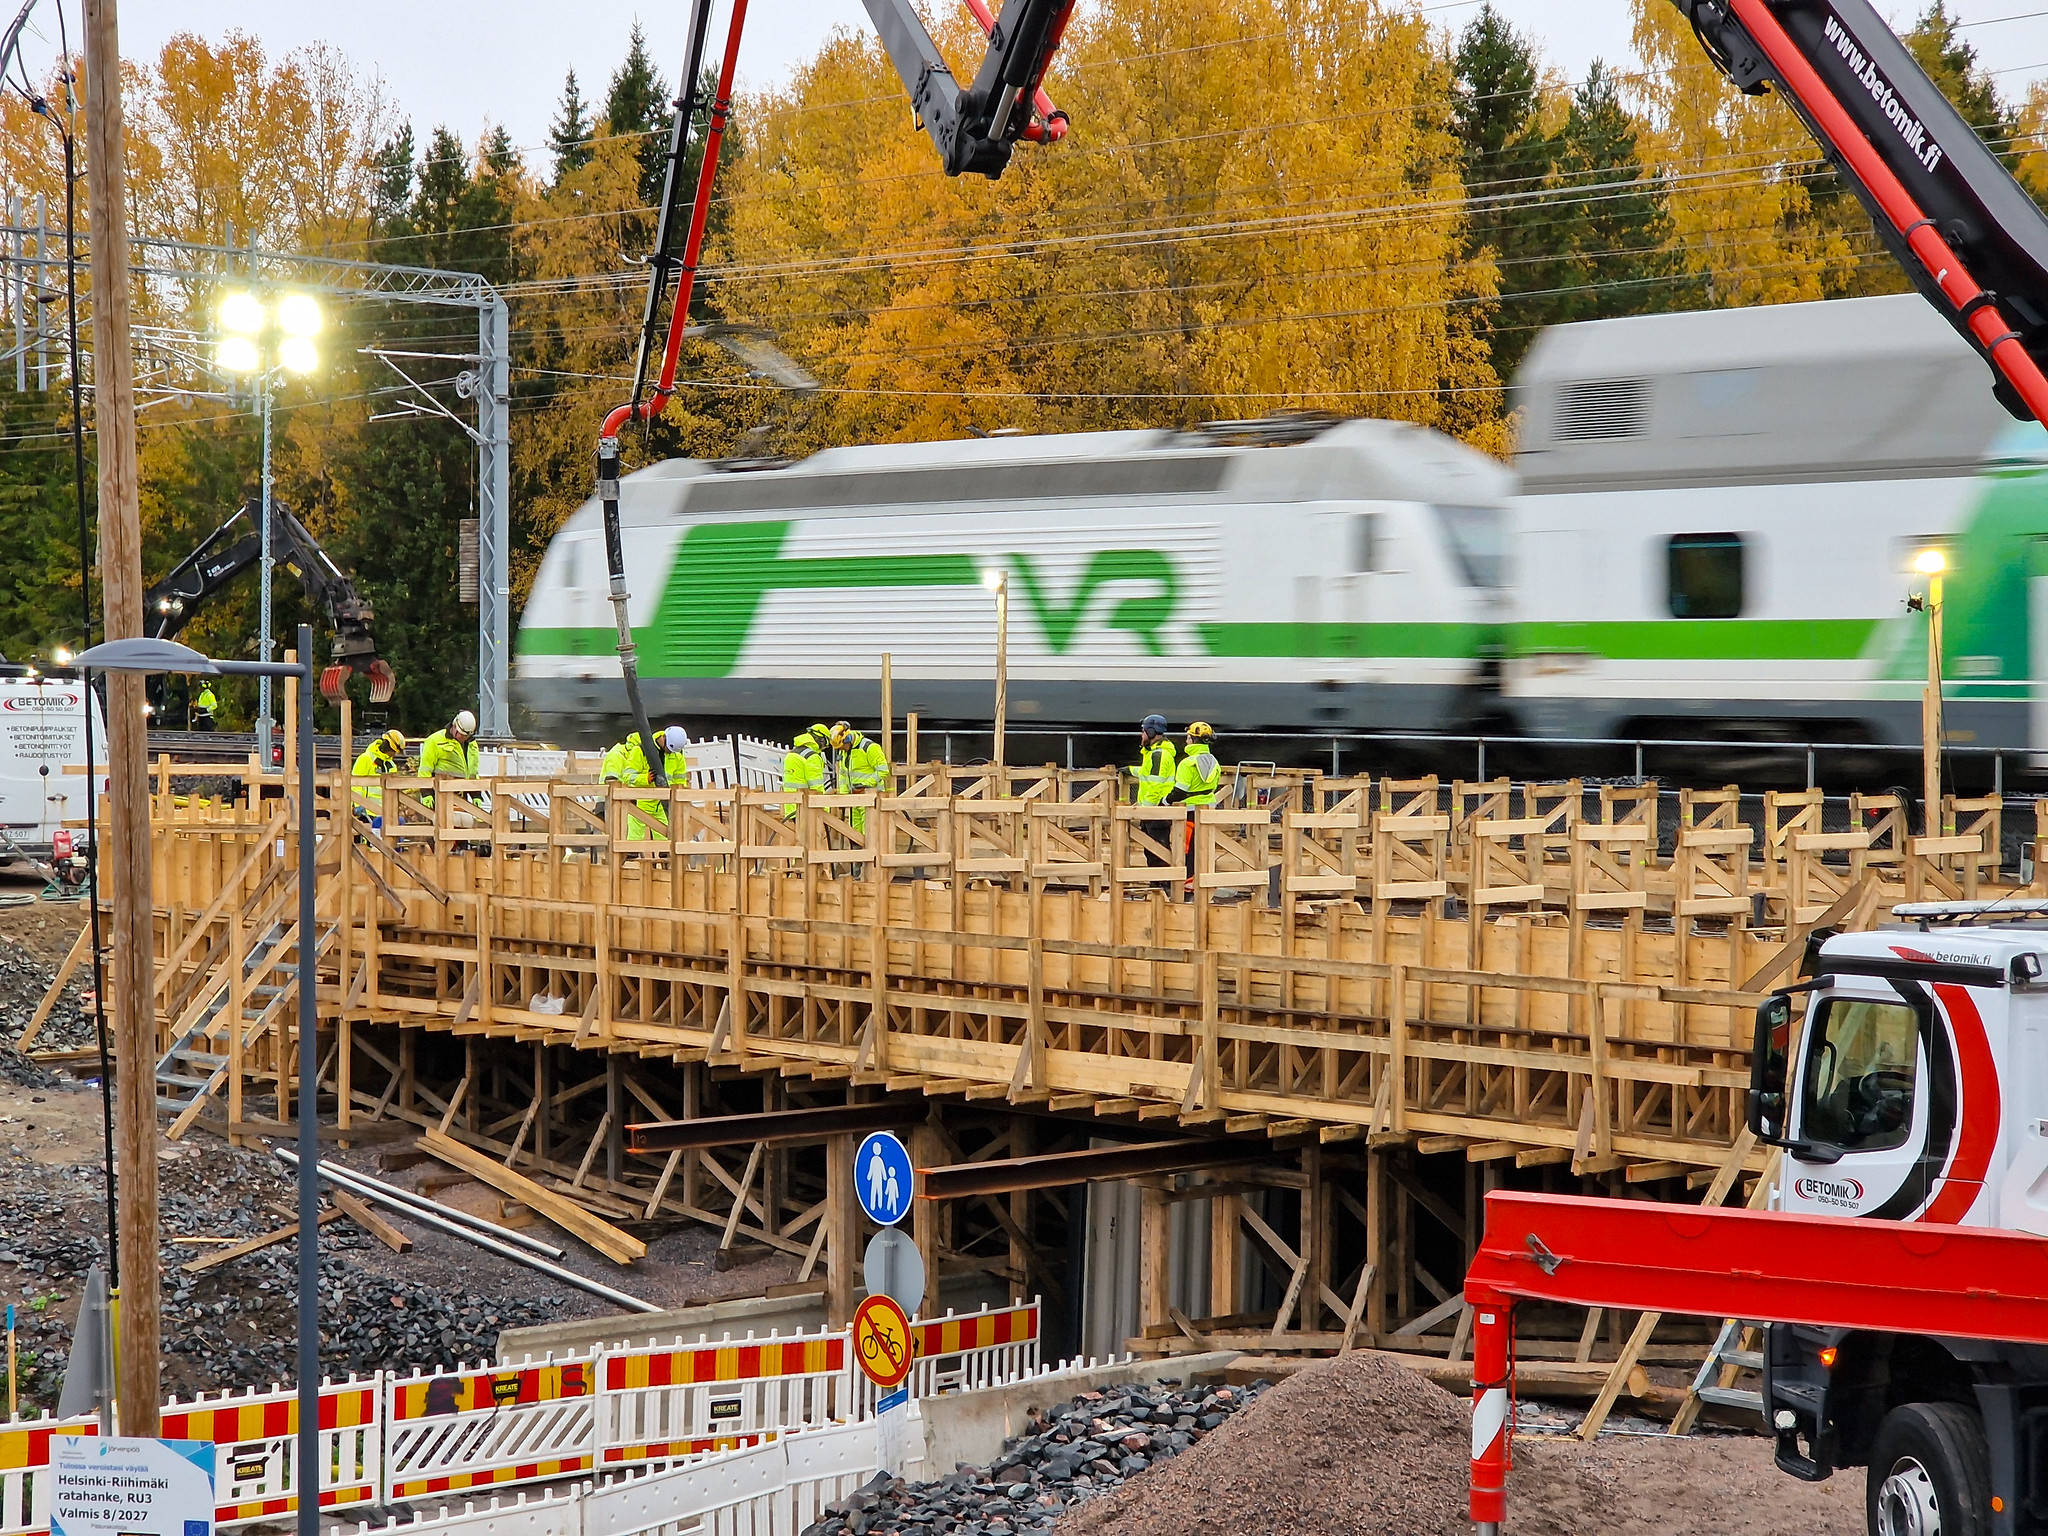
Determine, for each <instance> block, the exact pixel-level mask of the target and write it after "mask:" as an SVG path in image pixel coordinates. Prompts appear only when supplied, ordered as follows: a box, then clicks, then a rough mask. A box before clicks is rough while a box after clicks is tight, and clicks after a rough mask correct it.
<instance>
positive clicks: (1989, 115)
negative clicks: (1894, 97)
mask: <svg viewBox="0 0 2048 1536" xmlns="http://www.w3.org/2000/svg"><path fill="white" fill-rule="evenodd" d="M1906 47H1907V48H1908V49H1909V50H1910V51H1911V52H1912V55H1913V58H1914V60H1915V61H1916V62H1917V63H1918V64H1919V66H1920V67H1921V68H1922V69H1924V70H1926V71H1927V73H1928V76H1929V77H1930V78H1931V79H1932V80H1933V81H1934V83H1935V84H1936V85H1938V86H1940V87H1941V93H1942V94H1943V95H1944V96H1946V97H1948V99H1949V101H1950V102H1951V103H1953V104H1954V106H1955V109H1956V110H1957V111H1958V112H1960V113H1962V115H1963V121H1964V122H1966V123H1968V124H1969V125H1970V127H1971V128H1972V129H1973V130H1974V131H1975V132H1976V135H1977V137H1978V138H1980V139H1982V140H1983V141H1984V142H1985V143H1986V144H1988V145H1990V146H1991V148H1992V149H1994V150H1995V151H1997V153H1998V157H1999V159H2001V160H2003V161H2004V162H2005V165H2006V169H2008V170H2011V169H2014V168H2015V167H2017V166H2018V164H2019V162H2020V158H2021V157H2020V153H2019V151H2018V150H2017V149H2016V148H2015V146H2014V143H2013V139H2014V136H2015V135H2016V134H2017V133H2018V132H2019V121H2018V117H2017V115H2016V114H2015V113H2014V111H2013V109H2012V107H2011V106H2009V105H2008V104H2007V103H2006V101H2005V99H2004V98H2003V97H2001V96H2000V95H1999V94H1998V86H1997V84H1996V83H1995V82H1994V81H1993V80H1992V78H1991V75H1990V73H1989V72H1988V71H1987V70H1985V68H1984V67H1983V66H1982V65H1981V64H1979V63H1978V61H1977V50H1976V49H1975V48H1974V47H1973V46H1971V45H1970V44H1969V43H1967V42H1965V41H1964V40H1963V39H1962V38H1960V37H1958V36H1957V35H1956V19H1955V18H1954V17H1953V16H1951V15H1949V13H1948V0H1934V4H1933V5H1931V6H1929V7H1928V8H1927V11H1926V12H1925V14H1923V15H1922V16H1921V18H1920V19H1919V20H1918V21H1917V22H1915V23H1914V24H1913V30H1912V31H1910V32H1908V33H1907V34H1906Z"/></svg>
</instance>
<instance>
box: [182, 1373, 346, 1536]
mask: <svg viewBox="0 0 2048 1536" xmlns="http://www.w3.org/2000/svg"><path fill="white" fill-rule="evenodd" d="M383 1417H384V1414H383V1381H382V1380H381V1378H379V1377H376V1376H372V1377H370V1378H368V1379H367V1380H352V1381H346V1382H329V1383H327V1384H326V1385H324V1386H323V1387H322V1388H321V1390H320V1425H319V1433H320V1468H321V1480H320V1481H321V1486H320V1507H321V1508H322V1509H347V1508H350V1507H352V1506H354V1505H358V1504H376V1503H379V1502H381V1493H382V1487H383V1463H384V1458H383V1445H382V1443H381V1434H380V1431H381V1430H382V1427H383ZM159 1433H160V1434H161V1435H162V1436H163V1437H164V1438H165V1439H166V1440H211V1441H212V1442H213V1443H214V1444H215V1445H217V1446H219V1447H220V1451H219V1455H218V1456H217V1458H216V1460H215V1470H214V1501H215V1506H214V1517H213V1518H214V1524H215V1525H216V1526H226V1525H239V1524H243V1523H246V1522H247V1521H251V1520H267V1519H272V1518H275V1517H276V1516H279V1515H286V1514H290V1513H292V1512H293V1511H295V1510H297V1509H298V1507H299V1498H298V1493H297V1490H296V1489H295V1487H294V1483H295V1481H296V1474H297V1471H298V1468H297V1465H296V1458H297V1455H298V1450H297V1446H298V1433H299V1400H298V1394H297V1392H296V1391H295V1390H293V1389H291V1388H284V1389H280V1390H276V1391H271V1392H262V1393H248V1394H244V1395H242V1396H223V1397H218V1398H212V1399H207V1398H200V1399H198V1400H197V1401H194V1402H191V1403H186V1404H180V1403H178V1402H177V1401H176V1400H175V1399H174V1400H173V1401H172V1403H171V1405H170V1406H169V1407H167V1408H166V1409H165V1410H164V1414H163V1428H162V1429H161V1430H160V1431H159Z"/></svg>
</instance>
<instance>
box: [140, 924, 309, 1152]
mask: <svg viewBox="0 0 2048 1536" xmlns="http://www.w3.org/2000/svg"><path fill="white" fill-rule="evenodd" d="M298 931H299V929H298V924H296V923H291V924H287V923H285V922H283V921H281V920H280V921H276V922H272V923H271V924H270V925H269V926H268V927H267V928H265V929H264V930H263V932H262V934H261V935H260V936H259V937H258V938H256V939H255V940H254V941H253V942H252V943H251V945H250V946H249V953H248V954H247V955H245V956H244V957H243V960H242V980H243V982H244V984H245V985H244V987H243V993H242V997H243V1001H242V1017H241V1021H240V1028H241V1032H242V1044H243V1047H244V1049H246V1048H247V1047H248V1046H250V1045H251V1044H253V1043H254V1042H255V1041H256V1040H257V1039H259V1038H260V1037H261V1036H262V1035H263V1034H264V1032H265V1031H267V1030H268V1029H269V1028H270V1027H271V1025H272V1024H273V1023H274V1022H275V1021H276V1019H277V1017H278V1015H279V1013H280V1011H281V1010H282V1008H283V1006H284V1004H285V1001H286V1000H287V999H288V998H291V997H294V996H296V994H297V991H298V978H297V976H296V975H295V974H294V973H293V972H290V971H281V972H279V974H278V976H277V978H276V979H275V980H264V979H262V978H264V977H265V976H266V974H267V973H270V972H272V971H274V970H277V969H278V967H279V965H280V962H281V961H282V959H283V958H284V956H285V955H286V954H287V953H288V952H289V951H291V950H293V949H295V948H296V947H297V944H298ZM339 931H340V929H339V925H338V924H335V923H326V924H323V925H322V926H321V927H320V928H318V929H317V930H316V931H315V935H314V941H313V942H314V958H315V959H316V960H317V959H318V958H319V956H320V953H321V952H322V951H324V950H325V949H326V948H327V947H328V945H329V943H330V942H332V940H333V939H334V938H335V936H336V934H337V933H338V932H339ZM222 970H223V971H225V970H226V967H225V966H223V967H222ZM233 996H234V987H233V984H232V978H231V977H229V976H227V975H222V976H221V977H220V979H219V983H218V988H217V990H216V991H215V992H214V994H213V995H212V996H211V997H210V998H208V999H207V1002H206V1005H205V1007H204V1008H203V1009H201V1010H200V1012H199V1015H198V1016H197V1017H196V1018H195V1019H194V1020H193V1021H192V1024H191V1026H190V1027H189V1028H188V1029H186V1031H185V1032H184V1034H182V1035H180V1036H179V1037H178V1038H177V1039H176V1040H174V1041H173V1042H171V1048H170V1049H169V1050H168V1051H166V1052H164V1054H163V1056H162V1058H161V1059H160V1060H158V1062H157V1064H156V1085H157V1090H156V1106H157V1112H158V1113H159V1114H168V1115H170V1116H171V1117H172V1120H171V1125H170V1129H169V1130H168V1131H167V1132H166V1133H165V1134H166V1135H168V1136H169V1137H170V1139H171V1140H173V1141H176V1140H177V1139H178V1138H180V1137H181V1136H183V1135H184V1134H185V1132H186V1130H187V1129H189V1128H190V1126H191V1124H192V1122H193V1121H194V1120H195V1119H197V1118H198V1116H199V1112H200V1110H201V1109H202V1108H203V1107H204V1106H205V1105H206V1104H207V1102H208V1101H209V1100H211V1099H212V1098H213V1096H214V1095H215V1094H216V1093H218V1092H219V1091H220V1090H221V1088H222V1086H223V1085H224V1084H225V1083H226V1082H227V1076H228V1066H229V1062H230V1060H231V1057H230V1053H229V1048H228V1047H229V1041H228V1037H227V1031H228V1029H229V1027H230V1021H229V1020H228V1019H227V1018H226V1017H225V1015H226V1013H227V1010H228V1007H229V1003H230V999H231V998H232V997H233Z"/></svg>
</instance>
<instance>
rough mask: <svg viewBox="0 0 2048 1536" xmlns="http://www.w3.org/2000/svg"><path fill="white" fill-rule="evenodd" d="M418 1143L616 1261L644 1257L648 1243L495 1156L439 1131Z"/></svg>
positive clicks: (628, 1262)
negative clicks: (535, 1181) (502, 1162)
mask: <svg viewBox="0 0 2048 1536" xmlns="http://www.w3.org/2000/svg"><path fill="white" fill-rule="evenodd" d="M420 1146H421V1147H422V1148H424V1149H425V1150H426V1151H428V1152H431V1153H433V1154H434V1156H435V1157H437V1158H439V1159H440V1160H441V1161H442V1162H444V1163H446V1164H448V1166H449V1167H451V1168H459V1169H460V1170H462V1172H464V1173H467V1174H469V1175H471V1176H472V1177H474V1178H476V1179H477V1180H479V1181H480V1182H482V1183H485V1184H488V1185H490V1186H491V1187H492V1188H493V1189H495V1190H497V1191H498V1192H499V1193H500V1194H506V1195H510V1196H511V1197H512V1198H513V1199H514V1200H517V1201H519V1202H520V1203H521V1204H522V1205H529V1206H532V1207H533V1209H534V1211H535V1212H536V1213H537V1214H539V1215H541V1216H544V1217H546V1218H547V1219H548V1220H549V1221H552V1222H553V1223H554V1224H555V1225H556V1226H558V1227H560V1228H561V1229H562V1230H563V1231H565V1232H568V1233H570V1234H571V1235H573V1236H575V1237H578V1238H581V1239H582V1240H583V1241H584V1242H586V1243H588V1244H589V1245H590V1246H591V1247H593V1248H595V1249H596V1250H597V1251H598V1252H599V1253H601V1254H603V1255H604V1256H605V1257H606V1258H608V1259H610V1260H611V1261H612V1262H613V1263H615V1264H630V1263H632V1262H633V1261H634V1260H635V1259H641V1258H645V1257H646V1255H647V1245H646V1244H645V1243H643V1242H641V1241H640V1239H639V1238H637V1237H634V1236H632V1235H630V1234H629V1233H625V1232H621V1231H620V1230H619V1229H618V1228H617V1227H615V1226H613V1225H612V1224H611V1223H610V1222H608V1221H605V1220H603V1219H601V1218H600V1217H597V1216H593V1215H592V1214H591V1213H590V1212H589V1211H588V1210H586V1209H584V1207H582V1206H581V1205H578V1204H577V1203H576V1202H575V1201H574V1200H572V1199H570V1198H569V1197H568V1196H567V1195H560V1194H557V1193H555V1191H553V1190H551V1189H547V1188H544V1187H542V1186H541V1185H539V1184H536V1183H534V1181H533V1180H531V1179H529V1178H527V1177H526V1176H525V1175H524V1174H519V1173H514V1172H513V1171H512V1170H511V1169H510V1168H507V1167H505V1166H504V1165H503V1164H501V1163H500V1162H498V1161H497V1159H496V1158H492V1157H486V1156H485V1155H484V1154H483V1153H481V1152H478V1151H476V1150H475V1149H474V1148H472V1147H466V1146H464V1145H463V1144H462V1143H461V1142H459V1141H454V1140H451V1139H450V1138H449V1137H447V1136H444V1135H442V1134H441V1133H440V1132H439V1131H428V1132H427V1133H426V1134H425V1135H423V1136H421V1137H420Z"/></svg>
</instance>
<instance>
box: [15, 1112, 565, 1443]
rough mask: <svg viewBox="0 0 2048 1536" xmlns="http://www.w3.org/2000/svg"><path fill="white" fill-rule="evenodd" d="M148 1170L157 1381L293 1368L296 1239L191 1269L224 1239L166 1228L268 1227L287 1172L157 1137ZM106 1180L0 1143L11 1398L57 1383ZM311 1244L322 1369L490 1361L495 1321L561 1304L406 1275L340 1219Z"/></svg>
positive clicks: (235, 1381) (510, 1324)
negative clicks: (11, 1325) (156, 1293)
mask: <svg viewBox="0 0 2048 1536" xmlns="http://www.w3.org/2000/svg"><path fill="white" fill-rule="evenodd" d="M71 1092H72V1093H73V1094H78V1093H79V1091H78V1090H76V1089H73V1090H71ZM80 1097H83V1095H80ZM94 1097H95V1099H96V1096H94ZM54 1099H55V1095H52V1100H53V1101H54ZM160 1184H161V1196H160V1204H161V1213H162V1222H161V1229H160V1230H161V1232H162V1234H163V1241H162V1243H161V1246H160V1248H159V1251H158V1259H159V1262H160V1263H161V1265H162V1272H163V1285H164V1390H165V1391H166V1393H173V1392H175V1393H177V1394H179V1395H180V1396H185V1397H189V1396H191V1395H192V1394H193V1393H195V1392H201V1391H219V1390H221V1389H223V1388H227V1387H248V1386H268V1385H270V1384H271V1383H272V1382H279V1383H283V1382H289V1381H291V1380H292V1379H294V1377H295V1375H296V1369H295V1363H296V1360H297V1346H296V1343H295V1339H296V1330H297V1326H298V1305H297V1303H298V1281H297V1266H298V1249H297V1244H296V1243H295V1242H292V1241H290V1240H287V1241H285V1242H281V1243H277V1244H275V1245H273V1246H271V1247H269V1248H264V1249H260V1250H258V1251H257V1252H255V1253H251V1254H246V1255H244V1256H242V1257H241V1258H237V1259H230V1260H229V1261H227V1262H226V1263H224V1264H221V1265H218V1266H216V1267H214V1268H212V1269H208V1270H204V1271H202V1272H201V1273H199V1274H196V1275H189V1274H186V1273H185V1271H184V1268H183V1266H184V1265H186V1264H187V1263H190V1262H191V1261H192V1260H193V1259H195V1258H197V1257H200V1256H202V1255H204V1254H207V1253H209V1252H213V1251H215V1250H217V1249H218V1248H220V1247H223V1246H227V1245H226V1244H223V1243H220V1242H208V1243H180V1242H177V1241H175V1239H177V1238H179V1237H206V1238H212V1239H221V1238H226V1239H231V1240H236V1241H239V1240H241V1239H244V1238H250V1237H256V1236H260V1235H262V1234H264V1233H267V1232H273V1231H276V1230H277V1229H278V1228H279V1227H281V1226H284V1225H285V1224H286V1223H287V1222H289V1221H291V1220H293V1219H294V1216H295V1214H296V1212H295V1209H294V1204H293V1202H294V1199H295V1193H294V1188H293V1184H292V1180H291V1176H290V1174H289V1172H288V1171H287V1170H286V1169H285V1168H284V1167H283V1166H282V1165H281V1164H279V1163H277V1162H276V1161H275V1160H274V1159H272V1158H270V1157H267V1156H265V1155H264V1154H262V1153H260V1152H254V1151H241V1150H237V1149H235V1148H231V1147H228V1146H225V1145H223V1144H221V1143H218V1142H212V1141H205V1142H200V1141H194V1142H187V1143H185V1144H183V1145H181V1146H179V1147H176V1148H166V1149H165V1152H164V1160H163V1162H162V1164H161V1176H160ZM104 1189H105V1182H104V1179H103V1178H102V1175H101V1172H100V1170H99V1169H98V1168H97V1167H95V1166H92V1165H90V1164H87V1163H79V1164H77V1165H74V1166H71V1167H51V1166H49V1165H48V1164H47V1163H44V1162H38V1161H36V1160H34V1159H33V1158H31V1157H30V1156H28V1155H27V1154H25V1153H23V1152H22V1151H20V1150H19V1149H18V1148H12V1147H10V1148H9V1149H7V1151H6V1152H5V1153H4V1154H0V1300H8V1301H13V1302H14V1303H15V1305H16V1315H15V1321H16V1327H17V1330H18V1342H19V1351H20V1362H21V1372H22V1380H21V1404H22V1408H23V1410H24V1411H27V1410H30V1409H32V1408H38V1407H53V1406H54V1405H55V1402H56V1399H57V1394H58V1393H59V1391H60V1390H61V1389H62V1385H63V1373H64V1361H65V1358H66V1355H67V1353H68V1351H69V1349H70V1343H71V1330H72V1324H73V1322H74V1320H75V1318H76V1315H77V1310H78V1307H77V1298H78V1296H79V1293H80V1291H81V1290H82V1288H83V1282H84V1276H85V1272H86V1270H87V1269H89V1268H90V1267H91V1266H92V1265H94V1264H97V1263H103V1262H104V1261H105V1256H106V1247H107V1244H106V1208H105V1204H104ZM320 1248H321V1262H320V1274H321V1302H320V1306H321V1319H322V1322H323V1325H324V1326H323V1327H322V1330H321V1350H320V1358H321V1369H322V1371H323V1373H324V1374H326V1375H330V1376H337V1377H339V1376H346V1375H348V1374H349V1373H350V1372H356V1373H359V1374H360V1373H365V1372H369V1371H373V1370H380V1369H382V1370H404V1369H412V1368H418V1369H429V1368H432V1367H434V1366H437V1365H438V1366H455V1365H459V1364H464V1363H473V1362H475V1361H477V1360H481V1359H489V1358H492V1357H493V1355H494V1353H495V1351H496V1348H497V1340H498V1332H499V1330H500V1329H502V1328H514V1327H525V1326H529V1325H532V1324H536V1323H547V1322H553V1321H556V1320H557V1319H558V1318H559V1317H560V1316H561V1315H562V1311H561V1309H562V1307H563V1306H564V1303H565V1298H564V1297H562V1296H560V1295H546V1294H541V1295H533V1294H529V1295H526V1296H523V1297H519V1298H507V1297H503V1296H492V1295H485V1294H477V1293H476V1292H475V1290H474V1284H475V1282H474V1281H471V1282H470V1283H467V1284H465V1283H454V1284H451V1283H449V1282H448V1281H447V1279H446V1278H445V1276H429V1277H425V1278H410V1277H406V1276H404V1275H403V1274H402V1273H399V1271H402V1269H403V1267H404V1266H405V1265H406V1263H407V1262H408V1261H407V1260H404V1259H400V1258H398V1256H397V1255H394V1254H391V1253H390V1252H389V1251H388V1250H387V1249H385V1248H384V1247H383V1246H382V1245H381V1244H379V1243H377V1242H376V1240H375V1239H374V1238H371V1237H369V1236H368V1235H367V1234H365V1233H362V1232H360V1231H358V1230H357V1229H356V1228H355V1226H354V1225H353V1224H352V1223H350V1222H348V1221H346V1220H343V1221H337V1222H333V1223H330V1224H329V1225H327V1226H325V1227H323V1228H322V1229H321V1234H320ZM387 1261H389V1262H387Z"/></svg>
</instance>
